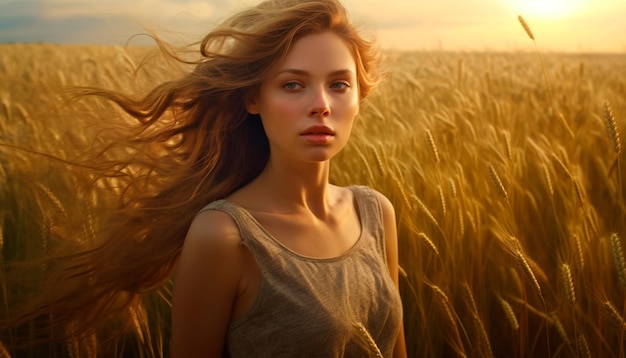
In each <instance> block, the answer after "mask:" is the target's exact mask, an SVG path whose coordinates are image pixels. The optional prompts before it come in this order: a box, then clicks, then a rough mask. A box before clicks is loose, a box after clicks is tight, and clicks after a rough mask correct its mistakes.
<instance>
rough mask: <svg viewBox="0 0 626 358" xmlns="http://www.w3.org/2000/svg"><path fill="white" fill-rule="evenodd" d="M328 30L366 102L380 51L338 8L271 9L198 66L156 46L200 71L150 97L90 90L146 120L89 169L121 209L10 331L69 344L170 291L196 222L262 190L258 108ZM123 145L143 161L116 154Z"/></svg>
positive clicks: (214, 42)
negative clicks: (346, 54) (290, 58)
mask: <svg viewBox="0 0 626 358" xmlns="http://www.w3.org/2000/svg"><path fill="white" fill-rule="evenodd" d="M325 31H331V32H333V33H335V34H337V35H339V36H340V37H341V38H342V39H344V41H345V42H346V44H347V45H348V47H349V48H350V50H351V52H352V54H353V56H354V58H355V61H356V65H357V72H358V73H357V76H358V83H359V94H360V96H361V98H364V97H365V96H367V94H368V93H369V91H370V89H371V87H372V86H373V85H374V84H375V82H376V77H375V72H374V71H373V70H374V63H375V60H376V54H375V52H374V51H373V47H372V45H371V43H370V42H369V41H366V40H365V39H363V38H362V37H361V36H360V35H359V33H358V32H357V30H356V29H355V27H354V26H353V25H352V24H351V23H350V21H349V19H348V17H347V14H346V11H345V9H344V8H343V7H342V5H341V4H340V3H339V2H338V1H336V0H268V1H265V2H262V3H261V4H259V5H258V6H256V7H253V8H249V9H247V10H244V11H242V12H240V13H238V14H236V15H234V16H233V17H231V18H229V19H227V20H226V21H224V22H223V23H221V25H219V26H218V27H216V28H215V29H214V30H213V31H211V32H210V33H209V34H208V35H206V36H205V37H204V39H203V40H202V41H201V43H200V44H199V45H200V54H201V57H200V59H198V60H194V61H190V60H188V59H183V58H182V57H178V56H177V55H176V54H175V53H174V52H173V51H170V50H168V47H167V46H166V44H165V43H164V42H161V41H160V40H158V39H156V41H157V44H158V45H159V46H160V47H161V48H162V49H163V50H164V51H163V52H164V53H165V54H166V55H168V56H171V57H172V58H174V59H176V60H178V61H180V62H183V63H184V64H186V65H189V64H191V65H193V66H194V68H193V70H192V71H191V72H189V73H187V74H185V75H184V76H182V77H181V78H179V79H175V80H172V81H169V82H166V83H163V84H161V85H159V86H157V87H156V88H154V89H152V90H151V91H149V92H148V93H147V95H145V96H144V97H143V98H141V99H134V98H133V97H132V96H129V95H126V94H123V93H121V92H119V91H116V90H110V89H96V88H83V89H82V90H81V91H80V96H81V98H83V96H96V97H98V98H102V99H104V100H106V101H112V102H113V103H115V104H116V105H117V106H119V108H121V109H122V110H123V112H125V115H127V116H128V117H129V118H130V119H132V120H133V121H134V124H131V125H130V126H129V127H128V128H125V129H124V130H123V131H122V130H119V129H118V130H117V132H115V131H114V133H116V135H115V140H114V141H109V142H107V144H103V145H102V146H101V147H100V148H98V149H94V151H93V154H94V155H93V157H92V158H90V159H89V160H85V161H82V162H81V163H78V164H79V166H81V167H82V168H89V169H90V170H91V173H92V174H91V175H92V176H93V182H94V183H96V184H97V183H99V182H107V183H108V184H107V185H109V186H112V187H113V186H114V187H115V196H116V204H115V207H114V210H112V211H111V213H110V215H109V216H108V219H107V220H106V223H105V224H103V225H102V230H101V231H99V233H98V237H97V238H96V240H92V241H90V243H91V244H90V245H89V246H86V247H84V248H82V249H81V250H76V251H75V252H71V253H67V252H62V253H54V254H51V255H50V256H48V257H47V258H46V259H47V260H49V262H50V263H53V264H51V265H49V267H54V270H52V271H51V272H50V273H49V275H48V276H47V278H46V280H45V281H44V282H42V283H41V286H40V288H39V290H38V293H39V294H40V297H38V298H37V299H35V300H29V301H27V302H26V303H25V305H24V306H23V307H22V309H21V310H19V311H17V312H19V313H18V314H16V315H15V316H14V317H12V318H11V319H12V320H11V321H10V325H16V324H21V323H24V322H28V321H30V320H33V319H35V318H37V317H41V316H46V317H49V319H47V320H46V325H45V327H46V329H56V328H62V330H61V331H62V332H65V333H66V334H61V335H60V336H58V337H57V338H59V339H66V338H67V336H72V335H79V334H84V333H85V332H89V331H92V330H94V329H98V328H100V327H102V326H103V325H106V324H107V322H109V321H110V319H111V317H113V316H115V315H116V314H119V313H123V312H127V310H128V308H129V307H132V306H133V305H135V304H136V303H137V297H138V296H139V295H140V294H142V293H145V292H149V291H152V290H155V289H158V288H161V287H163V285H164V284H165V283H166V282H167V281H168V280H169V279H170V276H171V273H172V271H173V270H174V268H175V266H176V262H177V258H178V255H179V252H180V250H181V247H182V244H183V241H184V239H185V235H186V232H187V229H188V227H189V225H190V223H191V221H192V219H193V218H194V216H195V214H196V213H197V212H198V211H199V210H200V209H201V208H202V207H203V206H205V205H206V204H208V203H210V202H212V201H214V200H217V199H220V198H224V197H226V196H227V195H229V194H230V193H232V192H233V191H235V190H237V189H238V188H240V187H242V186H243V185H245V184H247V183H248V182H250V181H251V180H252V179H253V178H255V177H256V176H257V175H258V174H259V173H260V172H261V170H262V169H263V168H264V166H265V164H266V162H267V160H268V156H269V146H268V142H267V137H266V136H265V133H264V130H263V127H262V124H261V121H260V119H259V118H258V117H256V116H253V115H250V114H248V113H247V111H246V107H245V104H246V101H247V100H248V99H249V98H251V96H254V95H255V93H256V91H258V89H259V86H260V84H261V83H262V82H263V81H264V79H265V77H266V75H267V73H268V69H270V68H272V67H273V66H275V65H276V64H277V63H279V62H280V61H281V60H282V59H283V58H284V57H285V56H286V54H287V53H288V52H289V50H290V48H291V46H292V45H293V44H294V42H295V41H297V40H298V39H299V38H300V37H302V36H305V35H307V34H312V33H320V32H325ZM119 148H127V149H128V150H126V151H125V152H124V153H131V152H132V153H134V155H133V156H132V157H128V156H127V157H120V156H117V157H115V156H113V157H111V156H108V157H107V153H110V152H112V151H115V150H117V149H119ZM103 158H116V159H106V160H105V159H103ZM113 182H114V183H115V184H114V185H113V184H111V183H113ZM68 327H71V329H68Z"/></svg>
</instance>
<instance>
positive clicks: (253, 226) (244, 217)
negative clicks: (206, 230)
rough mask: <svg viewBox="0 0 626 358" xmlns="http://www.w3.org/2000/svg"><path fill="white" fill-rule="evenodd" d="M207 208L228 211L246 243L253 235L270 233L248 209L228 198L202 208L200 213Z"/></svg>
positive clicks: (258, 236) (259, 235) (255, 236)
mask: <svg viewBox="0 0 626 358" xmlns="http://www.w3.org/2000/svg"><path fill="white" fill-rule="evenodd" d="M206 210H219V211H223V212H225V213H227V214H228V215H229V216H230V217H231V218H232V219H233V221H234V222H235V224H236V225H237V229H238V230H239V234H240V235H241V239H242V241H243V242H244V243H246V241H248V240H249V239H250V238H251V237H253V238H260V237H263V236H265V235H267V234H268V233H267V232H265V230H264V229H263V228H262V227H261V226H260V225H259V223H258V222H257V221H256V220H255V219H254V217H253V216H252V215H251V214H250V213H248V211H246V210H245V209H244V208H242V207H240V206H238V205H237V204H234V203H232V202H230V201H228V200H223V199H222V200H216V201H214V202H212V203H210V204H208V205H207V206H205V207H204V208H202V209H201V210H200V211H199V212H198V213H201V212H203V211H206Z"/></svg>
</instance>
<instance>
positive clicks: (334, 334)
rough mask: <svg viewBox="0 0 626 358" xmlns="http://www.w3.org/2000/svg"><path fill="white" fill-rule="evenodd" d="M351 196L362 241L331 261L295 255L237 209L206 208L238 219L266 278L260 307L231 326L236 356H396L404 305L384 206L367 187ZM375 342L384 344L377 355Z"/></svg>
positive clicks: (223, 205) (229, 341)
mask: <svg viewBox="0 0 626 358" xmlns="http://www.w3.org/2000/svg"><path fill="white" fill-rule="evenodd" d="M350 189H351V190H352V191H353V193H354V197H355V201H356V208H357V212H358V214H359V220H360V224H361V235H360V237H359V239H358V240H357V242H356V243H355V244H354V246H353V247H352V248H351V249H349V250H348V251H347V252H345V253H344V254H342V255H341V256H339V257H335V258H328V259H318V258H311V257H306V256H302V255H299V254H297V253H295V252H293V251H291V250H289V249H288V248H286V247H285V246H283V245H282V244H281V243H280V242H278V241H277V240H276V239H274V238H273V237H272V235H270V234H269V233H268V232H267V231H266V230H265V229H264V228H263V227H262V226H261V225H260V224H259V222H258V221H256V220H255V219H254V217H252V215H251V214H250V213H249V212H247V211H246V210H245V209H243V208H241V207H239V206H237V205H235V204H233V203H231V202H228V201H225V200H218V201H215V202H213V203H211V204H209V205H208V206H206V207H205V208H204V209H202V210H203V211H204V210H221V211H224V212H226V213H228V214H229V215H230V216H231V217H232V218H233V220H234V221H235V223H236V224H237V226H238V228H239V232H240V234H241V239H242V244H243V245H246V246H247V247H248V248H249V249H250V251H251V252H252V254H253V255H254V258H255V259H256V262H257V264H258V266H259V269H260V271H261V285H260V289H259V294H258V296H257V298H256V302H255V303H254V305H253V307H252V308H251V309H250V310H249V311H248V312H246V313H245V314H244V315H243V316H241V317H238V318H237V319H235V320H232V321H231V322H230V325H229V328H228V332H227V342H226V343H227V349H228V352H229V354H230V356H231V357H246V358H248V357H290V358H295V357H364V356H369V355H370V354H369V353H371V352H372V349H376V348H377V349H379V350H380V352H381V353H382V355H383V356H384V357H391V356H392V354H393V347H394V344H395V341H396V337H397V334H398V331H399V328H400V324H401V321H402V303H401V301H400V295H399V293H398V291H397V289H396V287H395V285H394V283H393V281H392V280H391V276H390V275H389V271H388V269H387V264H386V255H385V238H384V232H383V225H382V212H381V207H380V203H379V201H378V199H377V197H376V196H375V193H374V192H373V191H372V190H371V189H369V188H367V187H363V186H352V187H350ZM358 327H361V329H358ZM363 328H365V330H366V331H365V330H364V329H363ZM368 335H369V336H370V337H371V338H372V339H373V342H375V344H376V348H373V347H371V346H370V348H369V349H370V350H369V351H368V346H367V345H366V344H364V342H366V341H365V338H366V337H367V336H368ZM370 342H371V341H370Z"/></svg>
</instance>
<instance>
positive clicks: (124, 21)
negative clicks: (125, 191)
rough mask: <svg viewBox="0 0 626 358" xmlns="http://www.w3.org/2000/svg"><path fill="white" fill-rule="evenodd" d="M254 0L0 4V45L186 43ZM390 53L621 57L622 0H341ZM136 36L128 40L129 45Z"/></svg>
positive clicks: (624, 42)
mask: <svg viewBox="0 0 626 358" xmlns="http://www.w3.org/2000/svg"><path fill="white" fill-rule="evenodd" d="M258 2H259V0H0V43H7V42H52V43H63V44H119V45H123V44H125V43H126V42H127V41H128V40H129V39H130V44H133V43H136V44H145V42H146V38H145V37H143V38H142V37H133V35H135V34H138V33H141V32H144V29H146V28H150V29H154V30H156V31H157V33H158V34H159V35H161V36H163V37H164V38H166V39H168V40H170V41H174V42H177V41H180V42H181V43H182V42H185V43H188V42H192V41H194V40H197V39H199V38H201V37H202V35H203V34H204V33H206V32H208V31H209V30H210V29H211V28H212V27H213V26H214V25H215V24H216V23H217V22H219V20H221V19H223V18H225V17H226V16H228V15H231V14H233V13H234V12H236V11H238V10H240V9H242V8H245V7H247V6H253V5H255V4H257V3H258ZM343 4H344V5H345V7H346V8H347V9H348V12H349V13H350V16H351V18H352V20H353V22H354V23H355V24H357V26H359V28H361V29H362V31H364V33H365V34H366V35H367V36H369V37H373V38H375V39H376V41H377V42H378V44H379V45H380V46H381V47H382V48H387V49H392V50H433V49H436V50H447V51H526V50H534V48H535V44H534V43H533V42H532V40H530V39H529V38H528V36H527V35H526V33H525V32H524V30H523V28H522V27H521V25H520V23H519V22H518V19H517V16H518V15H522V16H523V17H524V19H525V20H526V22H527V23H528V24H529V26H530V27H531V29H532V32H533V33H534V35H535V40H536V45H537V46H538V47H539V48H540V49H541V50H542V51H547V52H570V53H589V52H603V53H606V52H610V53H622V54H626V20H624V19H626V0H438V1H434V0H343ZM131 38H132V39H131Z"/></svg>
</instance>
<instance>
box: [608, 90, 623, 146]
mask: <svg viewBox="0 0 626 358" xmlns="http://www.w3.org/2000/svg"><path fill="white" fill-rule="evenodd" d="M604 121H605V123H606V129H607V132H608V133H609V138H610V139H611V144H613V150H614V151H615V153H616V154H618V155H619V154H620V153H621V151H622V143H621V141H620V136H619V130H618V128H617V122H616V121H615V116H614V115H613V108H611V103H610V102H609V101H608V100H605V101H604Z"/></svg>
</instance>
